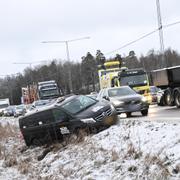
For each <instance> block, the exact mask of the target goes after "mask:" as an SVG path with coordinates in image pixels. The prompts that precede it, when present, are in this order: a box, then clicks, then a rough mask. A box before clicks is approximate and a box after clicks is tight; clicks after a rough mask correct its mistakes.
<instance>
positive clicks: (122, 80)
mask: <svg viewBox="0 0 180 180" xmlns="http://www.w3.org/2000/svg"><path fill="white" fill-rule="evenodd" d="M118 80H119V85H120V86H130V87H131V88H132V89H134V90H135V91H136V92H137V93H139V94H141V95H143V96H145V97H146V100H147V102H148V103H149V104H151V103H152V97H151V95H150V86H149V78H148V75H147V72H146V71H145V70H144V69H142V68H138V69H128V68H124V69H121V71H120V72H119V73H118Z"/></svg>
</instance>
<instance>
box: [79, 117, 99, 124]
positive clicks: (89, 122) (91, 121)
mask: <svg viewBox="0 0 180 180" xmlns="http://www.w3.org/2000/svg"><path fill="white" fill-rule="evenodd" d="M80 121H82V122H84V123H87V124H92V123H95V122H96V121H95V120H94V119H93V118H85V119H81V120H80Z"/></svg>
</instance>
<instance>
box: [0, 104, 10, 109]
mask: <svg viewBox="0 0 180 180" xmlns="http://www.w3.org/2000/svg"><path fill="white" fill-rule="evenodd" d="M8 106H9V104H0V109H2V108H7V107H8Z"/></svg>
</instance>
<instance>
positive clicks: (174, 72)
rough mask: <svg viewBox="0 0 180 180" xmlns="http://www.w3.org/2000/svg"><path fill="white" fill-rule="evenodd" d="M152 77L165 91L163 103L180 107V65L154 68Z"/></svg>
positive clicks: (154, 82) (156, 84)
mask: <svg viewBox="0 0 180 180" xmlns="http://www.w3.org/2000/svg"><path fill="white" fill-rule="evenodd" d="M151 78H152V82H153V84H154V85H155V86H157V87H159V88H161V89H162V90H163V91H164V93H163V95H162V101H163V105H169V106H173V105H175V106H176V107H177V108H180V66H173V67H169V68H163V69H157V70H154V71H152V72H151Z"/></svg>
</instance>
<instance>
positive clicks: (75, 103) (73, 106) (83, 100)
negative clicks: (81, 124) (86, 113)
mask: <svg viewBox="0 0 180 180" xmlns="http://www.w3.org/2000/svg"><path fill="white" fill-rule="evenodd" d="M96 103H97V100H95V99H92V98H90V97H88V96H78V97H77V98H74V99H72V100H71V101H69V102H67V103H65V104H63V105H62V108H63V109H65V110H66V111H67V112H69V113H70V114H76V113H79V112H80V111H83V110H85V109H87V108H88V107H90V106H92V105H93V104H96Z"/></svg>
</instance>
